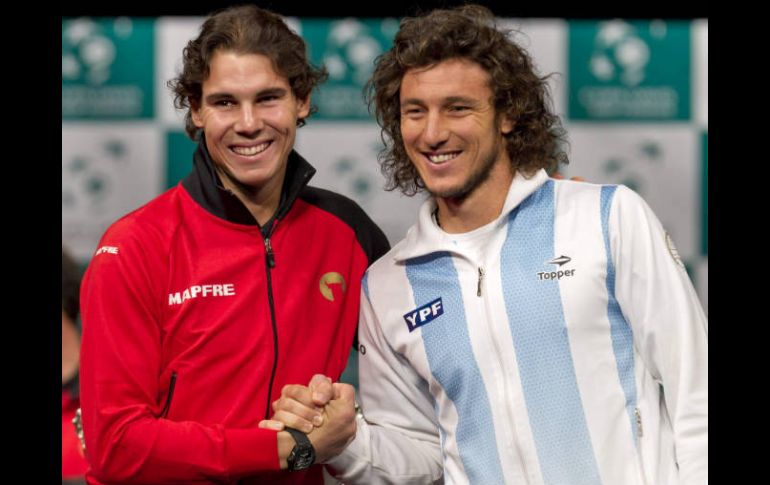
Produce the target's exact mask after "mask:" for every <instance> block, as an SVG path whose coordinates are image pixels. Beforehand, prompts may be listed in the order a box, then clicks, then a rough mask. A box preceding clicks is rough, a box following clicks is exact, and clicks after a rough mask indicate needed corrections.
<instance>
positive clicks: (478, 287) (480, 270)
mask: <svg viewBox="0 0 770 485" xmlns="http://www.w3.org/2000/svg"><path fill="white" fill-rule="evenodd" d="M483 281H484V269H483V268H481V267H479V284H478V286H477V288H476V296H481V283H482V282H483Z"/></svg>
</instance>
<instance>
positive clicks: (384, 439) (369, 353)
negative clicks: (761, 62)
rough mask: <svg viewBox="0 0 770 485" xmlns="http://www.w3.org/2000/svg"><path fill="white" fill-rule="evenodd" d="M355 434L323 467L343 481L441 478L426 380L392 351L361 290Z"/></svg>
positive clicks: (402, 481)
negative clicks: (359, 413) (361, 413)
mask: <svg viewBox="0 0 770 485" xmlns="http://www.w3.org/2000/svg"><path fill="white" fill-rule="evenodd" d="M359 343H360V344H361V345H362V346H363V348H364V349H365V353H364V352H363V351H361V352H359V354H358V355H359V360H358V366H359V388H360V392H359V403H360V405H361V408H362V410H363V415H364V417H360V416H359V417H358V421H357V425H358V428H357V431H356V437H355V439H354V440H353V441H352V442H351V443H350V445H349V446H348V447H347V448H346V449H345V451H344V452H343V453H342V454H341V455H339V456H338V457H336V458H334V459H332V460H330V461H329V462H327V469H329V471H330V472H331V473H332V474H333V475H334V476H335V477H336V478H337V479H339V480H342V481H343V482H344V483H346V484H362V485H363V484H366V485H370V484H372V485H377V484H434V483H443V465H442V458H441V442H440V439H439V433H438V423H437V421H436V416H435V412H434V408H433V398H432V397H431V395H430V393H429V392H428V387H427V383H426V382H425V381H424V380H423V379H422V378H421V377H420V376H419V375H417V373H416V372H415V371H414V370H413V369H412V368H411V366H410V365H409V364H408V363H407V362H406V361H405V359H404V358H403V356H401V355H398V354H397V353H395V352H394V351H393V349H392V348H391V346H390V344H389V343H388V341H387V339H386V337H385V335H384V334H383V332H382V328H381V327H380V323H379V321H378V319H377V317H376V315H375V313H374V310H373V308H372V305H371V303H370V302H369V299H368V298H367V297H366V295H365V294H364V292H363V291H362V292H361V319H360V324H359Z"/></svg>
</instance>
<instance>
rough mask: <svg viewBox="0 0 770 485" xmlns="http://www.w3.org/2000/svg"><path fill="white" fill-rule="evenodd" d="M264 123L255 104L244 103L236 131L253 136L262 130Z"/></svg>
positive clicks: (236, 124)
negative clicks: (252, 134)
mask: <svg viewBox="0 0 770 485" xmlns="http://www.w3.org/2000/svg"><path fill="white" fill-rule="evenodd" d="M263 125H264V123H263V122H262V117H261V116H260V114H259V108H258V107H257V106H256V105H255V104H248V103H244V104H243V105H241V109H240V112H239V113H238V120H237V121H236V123H235V126H234V128H235V131H236V132H238V133H241V134H251V133H254V132H257V131H259V130H261V129H262V127H263Z"/></svg>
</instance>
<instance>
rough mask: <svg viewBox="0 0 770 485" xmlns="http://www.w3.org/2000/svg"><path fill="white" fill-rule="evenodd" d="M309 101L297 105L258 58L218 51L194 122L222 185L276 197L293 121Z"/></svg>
mask: <svg viewBox="0 0 770 485" xmlns="http://www.w3.org/2000/svg"><path fill="white" fill-rule="evenodd" d="M309 101H310V99H309V97H308V99H304V100H302V99H297V98H296V97H295V96H294V93H293V92H292V90H291V87H290V85H289V82H288V80H287V79H286V78H285V77H284V76H282V75H280V74H279V73H277V72H276V71H275V69H274V68H273V63H272V62H271V61H270V59H269V58H268V57H266V56H264V55H261V54H238V53H235V52H232V51H222V50H220V51H217V52H216V53H215V54H214V56H213V57H212V59H211V62H210V65H209V75H208V77H207V78H206V79H205V80H204V81H203V86H202V95H201V101H200V104H199V105H198V106H193V107H192V110H191V113H192V120H193V123H195V126H197V127H198V128H201V129H202V130H203V133H204V135H205V138H206V146H207V147H208V150H209V153H210V154H211V158H212V159H213V160H214V162H215V163H216V165H217V168H218V169H219V171H220V173H222V174H224V177H222V183H223V184H224V185H225V186H226V187H228V188H230V189H236V190H237V191H239V192H243V191H246V192H251V193H253V192H268V193H271V192H275V191H277V193H278V194H279V195H280V190H281V186H282V185H283V178H284V175H285V173H286V162H287V160H288V157H289V153H290V152H291V150H292V148H293V147H294V139H295V137H296V133H297V120H298V119H300V118H304V117H306V116H308V114H309V111H310V102H309Z"/></svg>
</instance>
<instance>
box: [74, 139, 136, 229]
mask: <svg viewBox="0 0 770 485" xmlns="http://www.w3.org/2000/svg"><path fill="white" fill-rule="evenodd" d="M126 159H127V147H126V145H125V143H124V142H123V141H121V140H116V139H107V140H104V141H103V142H102V143H101V144H100V147H99V150H98V151H96V152H86V153H80V154H76V155H75V156H73V157H72V158H69V159H67V160H62V173H63V175H64V176H63V177H62V189H61V205H62V212H65V211H69V212H80V213H84V214H92V215H94V214H101V213H103V212H105V211H107V210H109V204H107V203H106V201H107V199H108V198H109V196H110V194H111V193H113V192H114V190H115V187H114V186H115V184H116V176H117V174H116V172H118V171H119V170H120V168H121V167H122V166H125V165H126V164H127V163H128V162H127V161H126ZM81 211H84V212H81Z"/></svg>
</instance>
